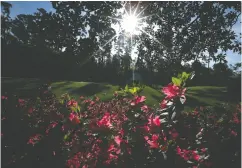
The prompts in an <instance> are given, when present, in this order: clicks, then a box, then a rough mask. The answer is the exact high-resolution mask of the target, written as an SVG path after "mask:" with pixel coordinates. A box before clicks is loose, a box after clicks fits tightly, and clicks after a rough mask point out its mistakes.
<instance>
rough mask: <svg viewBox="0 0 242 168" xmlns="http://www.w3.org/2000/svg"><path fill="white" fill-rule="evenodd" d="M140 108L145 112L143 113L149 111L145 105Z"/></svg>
mask: <svg viewBox="0 0 242 168" xmlns="http://www.w3.org/2000/svg"><path fill="white" fill-rule="evenodd" d="M141 110H142V111H143V112H145V113H147V112H148V111H149V110H148V106H147V105H143V106H142V107H141Z"/></svg>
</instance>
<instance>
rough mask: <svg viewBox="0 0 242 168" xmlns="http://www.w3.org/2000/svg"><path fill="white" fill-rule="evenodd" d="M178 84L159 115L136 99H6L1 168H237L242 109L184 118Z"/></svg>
mask: <svg viewBox="0 0 242 168" xmlns="http://www.w3.org/2000/svg"><path fill="white" fill-rule="evenodd" d="M185 75H186V74H185ZM175 82H176V81H175ZM175 82H173V83H171V84H169V85H167V86H166V87H164V88H163V89H162V91H163V93H164V94H165V95H166V97H165V98H164V99H163V100H162V101H161V102H160V108H159V109H158V110H157V109H156V108H152V107H151V106H149V105H147V104H146V101H147V99H148V98H147V97H145V96H143V95H139V94H137V93H133V94H128V95H122V94H117V93H115V92H114V95H113V96H112V99H111V100H109V101H102V99H100V98H99V97H97V96H94V97H92V98H89V97H83V96H81V97H79V98H78V99H76V100H75V99H74V98H71V97H70V96H69V95H68V94H65V95H62V97H61V99H60V100H58V99H57V98H56V97H55V95H54V94H53V93H52V92H50V91H49V90H48V85H47V86H45V87H43V88H42V87H41V88H40V89H39V93H38V95H37V96H36V97H33V96H32V97H31V98H30V99H22V98H20V97H18V96H16V95H12V94H8V93H5V94H4V95H2V96H1V99H2V109H1V111H2V114H1V115H2V132H1V136H2V153H3V155H2V167H9V168H10V167H11V168H12V167H27V168H28V167H33V165H34V167H65V166H67V167H70V168H71V167H82V168H89V167H97V168H101V167H139V168H147V167H154V168H156V167H157V168H158V167H161V166H162V167H165V168H166V167H167V168H170V167H173V168H178V167H179V168H188V167H191V168H203V167H215V168H227V167H233V168H239V167H240V162H241V160H240V158H241V152H240V149H241V130H240V129H241V106H240V105H238V106H232V105H230V104H221V105H220V106H218V107H206V108H205V107H200V108H196V109H194V110H193V112H192V113H186V112H183V113H181V112H182V111H183V110H182V109H183V106H184V103H186V96H185V94H186V88H184V86H183V85H182V84H181V83H179V82H178V83H175ZM87 85H88V84H87ZM141 93H142V92H141Z"/></svg>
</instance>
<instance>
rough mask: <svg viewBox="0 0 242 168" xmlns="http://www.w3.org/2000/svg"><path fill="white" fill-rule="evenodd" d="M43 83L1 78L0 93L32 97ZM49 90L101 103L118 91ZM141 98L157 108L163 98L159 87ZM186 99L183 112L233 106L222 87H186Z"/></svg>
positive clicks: (58, 85) (84, 86)
mask: <svg viewBox="0 0 242 168" xmlns="http://www.w3.org/2000/svg"><path fill="white" fill-rule="evenodd" d="M43 83H45V81H44V80H39V79H14V78H2V83H1V84H2V93H4V92H8V93H9V92H10V93H13V94H16V95H19V96H21V97H32V96H36V94H37V88H39V87H40V86H41V85H42V84H43ZM51 86H52V91H53V92H54V94H55V95H56V96H57V97H60V96H61V95H62V94H64V93H69V94H70V95H71V96H72V97H74V98H79V97H80V96H85V97H92V96H94V95H97V96H98V97H100V98H101V99H102V100H103V101H106V100H109V99H111V98H112V96H113V93H114V92H115V91H117V90H119V86H115V85H110V84H105V83H92V82H73V81H55V82H52V83H51ZM141 94H142V95H144V96H146V98H147V100H146V103H147V104H148V105H150V106H153V105H155V106H158V105H159V103H160V102H161V100H162V99H163V98H164V97H165V96H164V95H163V94H162V93H161V87H160V88H156V89H154V88H152V87H149V86H146V87H145V88H144V90H143V91H142V92H141ZM186 97H187V102H186V105H185V110H192V109H194V108H195V107H197V106H215V105H217V104H219V103H223V102H230V103H235V102H231V101H230V100H228V99H227V92H226V88H225V87H212V86H195V87H188V88H187V95H186Z"/></svg>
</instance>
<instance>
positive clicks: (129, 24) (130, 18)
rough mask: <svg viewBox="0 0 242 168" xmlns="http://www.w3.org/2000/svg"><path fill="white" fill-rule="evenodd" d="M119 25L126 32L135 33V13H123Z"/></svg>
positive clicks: (136, 23) (136, 20)
mask: <svg viewBox="0 0 242 168" xmlns="http://www.w3.org/2000/svg"><path fill="white" fill-rule="evenodd" d="M121 26H122V28H123V29H124V30H125V31H126V32H127V33H130V34H135V32H136V31H137V26H138V18H137V17H136V16H135V15H125V16H124V17H123V20H122V22H121Z"/></svg>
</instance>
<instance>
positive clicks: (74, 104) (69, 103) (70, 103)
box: [67, 100, 77, 107]
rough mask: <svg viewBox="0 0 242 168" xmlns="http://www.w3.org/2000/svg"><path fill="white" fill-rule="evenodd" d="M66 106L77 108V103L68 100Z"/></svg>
mask: <svg viewBox="0 0 242 168" xmlns="http://www.w3.org/2000/svg"><path fill="white" fill-rule="evenodd" d="M67 105H68V106H73V107H77V101H75V100H70V101H68V103H67Z"/></svg>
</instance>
